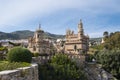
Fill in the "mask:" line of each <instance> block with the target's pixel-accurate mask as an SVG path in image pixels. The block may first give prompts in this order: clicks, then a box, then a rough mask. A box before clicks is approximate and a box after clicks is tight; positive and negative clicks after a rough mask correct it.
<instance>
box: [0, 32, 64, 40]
mask: <svg viewBox="0 0 120 80" xmlns="http://www.w3.org/2000/svg"><path fill="white" fill-rule="evenodd" d="M33 35H34V32H33V31H29V30H22V31H15V32H11V33H5V32H0V40H1V39H28V38H29V37H30V36H33ZM44 37H45V38H52V39H57V38H64V37H65V36H64V35H56V34H51V33H48V32H45V34H44Z"/></svg>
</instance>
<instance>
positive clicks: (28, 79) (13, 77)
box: [0, 64, 39, 80]
mask: <svg viewBox="0 0 120 80" xmlns="http://www.w3.org/2000/svg"><path fill="white" fill-rule="evenodd" d="M0 80H39V79H38V65H37V64H31V66H30V67H23V68H18V69H15V70H6V71H1V72H0Z"/></svg>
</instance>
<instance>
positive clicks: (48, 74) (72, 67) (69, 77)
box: [39, 54, 87, 80]
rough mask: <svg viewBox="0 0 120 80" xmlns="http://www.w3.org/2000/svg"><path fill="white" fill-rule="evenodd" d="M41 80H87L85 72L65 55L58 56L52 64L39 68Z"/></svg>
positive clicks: (54, 57)
mask: <svg viewBox="0 0 120 80" xmlns="http://www.w3.org/2000/svg"><path fill="white" fill-rule="evenodd" d="M39 71H40V72H39V73H40V74H39V75H40V76H39V77H40V80H87V78H86V75H85V73H84V71H83V70H82V69H81V68H78V67H77V66H76V63H75V62H73V61H71V60H70V59H69V58H68V57H67V56H66V55H65V54H56V55H55V56H53V57H52V59H51V61H50V63H48V64H46V65H40V66H39Z"/></svg>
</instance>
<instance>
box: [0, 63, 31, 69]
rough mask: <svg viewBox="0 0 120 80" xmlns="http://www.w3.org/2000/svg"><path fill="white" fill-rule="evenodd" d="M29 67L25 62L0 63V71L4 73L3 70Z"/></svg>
mask: <svg viewBox="0 0 120 80" xmlns="http://www.w3.org/2000/svg"><path fill="white" fill-rule="evenodd" d="M27 66H30V64H29V63H26V62H19V63H18V62H12V63H9V62H7V61H0V71H4V70H13V69H16V68H20V67H27Z"/></svg>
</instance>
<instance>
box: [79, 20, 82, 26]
mask: <svg viewBox="0 0 120 80" xmlns="http://www.w3.org/2000/svg"><path fill="white" fill-rule="evenodd" d="M79 25H80V27H81V28H83V23H82V19H80V23H79Z"/></svg>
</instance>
